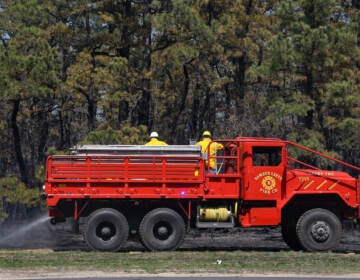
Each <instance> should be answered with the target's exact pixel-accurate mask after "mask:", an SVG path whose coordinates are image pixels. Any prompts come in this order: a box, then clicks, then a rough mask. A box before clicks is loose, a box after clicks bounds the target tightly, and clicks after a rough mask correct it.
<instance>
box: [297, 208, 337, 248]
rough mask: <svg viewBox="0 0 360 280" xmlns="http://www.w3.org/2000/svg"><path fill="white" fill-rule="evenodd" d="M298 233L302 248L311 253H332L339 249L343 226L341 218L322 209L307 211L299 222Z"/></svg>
mask: <svg viewBox="0 0 360 280" xmlns="http://www.w3.org/2000/svg"><path fill="white" fill-rule="evenodd" d="M296 232H297V236H298V238H299V241H300V244H301V246H302V247H303V248H304V249H305V250H307V251H310V252H313V251H320V252H321V251H331V250H334V249H335V248H336V247H338V245H339V243H340V239H341V233H342V226H341V222H340V220H339V218H338V217H337V216H336V215H335V214H334V213H332V212H330V211H329V210H326V209H322V208H316V209H311V210H308V211H306V212H305V213H304V214H303V215H302V216H301V217H300V219H299V220H298V222H297V225H296Z"/></svg>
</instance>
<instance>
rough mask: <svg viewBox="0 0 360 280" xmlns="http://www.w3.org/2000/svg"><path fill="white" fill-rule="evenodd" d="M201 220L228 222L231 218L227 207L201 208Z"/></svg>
mask: <svg viewBox="0 0 360 280" xmlns="http://www.w3.org/2000/svg"><path fill="white" fill-rule="evenodd" d="M199 214H200V221H202V222H205V221H206V222H226V221H228V220H229V218H230V211H229V210H228V209H227V208H225V207H224V208H200V213H199Z"/></svg>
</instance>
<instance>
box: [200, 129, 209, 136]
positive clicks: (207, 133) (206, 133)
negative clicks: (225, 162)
mask: <svg viewBox="0 0 360 280" xmlns="http://www.w3.org/2000/svg"><path fill="white" fill-rule="evenodd" d="M202 136H209V137H210V136H211V133H210V131H208V130H205V131H204V132H203V134H202Z"/></svg>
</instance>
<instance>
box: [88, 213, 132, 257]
mask: <svg viewBox="0 0 360 280" xmlns="http://www.w3.org/2000/svg"><path fill="white" fill-rule="evenodd" d="M128 236H129V224H128V222H127V220H126V218H125V216H124V215H123V214H122V213H120V212H119V211H117V210H115V209H111V208H103V209H99V210H96V211H95V212H93V213H92V214H91V215H90V217H89V220H88V222H87V225H86V229H85V232H84V238H85V241H86V243H87V244H88V246H89V247H90V248H91V249H93V250H96V251H111V252H114V251H118V250H119V249H120V247H121V246H122V245H123V244H124V243H125V242H126V240H127V238H128Z"/></svg>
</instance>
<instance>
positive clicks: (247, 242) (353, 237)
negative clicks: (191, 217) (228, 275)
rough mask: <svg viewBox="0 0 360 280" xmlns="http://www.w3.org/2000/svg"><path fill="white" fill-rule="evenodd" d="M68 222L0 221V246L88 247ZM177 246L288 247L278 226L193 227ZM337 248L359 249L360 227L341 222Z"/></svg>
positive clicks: (135, 247)
mask: <svg viewBox="0 0 360 280" xmlns="http://www.w3.org/2000/svg"><path fill="white" fill-rule="evenodd" d="M70 230H71V226H70V224H67V223H63V224H58V225H56V226H53V225H51V224H50V222H49V219H48V218H47V217H46V216H41V217H38V218H36V219H34V220H30V221H26V222H16V223H2V224H0V249H53V250H55V251H71V250H83V251H87V250H88V248H87V246H86V244H85V242H84V240H83V236H82V235H81V234H74V233H71V232H70ZM122 250H123V251H143V250H145V249H144V247H143V246H142V245H141V243H140V242H138V241H131V240H130V241H128V242H127V244H126V245H125V246H124V248H123V249H122ZM180 250H197V251H201V250H229V251H233V250H246V251H249V250H255V251H280V250H289V248H288V247H287V245H286V244H285V243H284V242H283V240H282V237H281V232H280V228H250V229H231V230H229V231H227V232H225V231H213V232H210V231H204V232H199V231H194V232H190V233H189V234H187V236H186V238H185V241H184V243H183V245H182V246H181V247H180ZM336 251H337V252H343V253H347V252H353V253H360V229H357V228H354V227H353V226H351V225H346V226H344V230H343V238H342V240H341V244H340V246H339V248H338V249H337V250H336Z"/></svg>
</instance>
